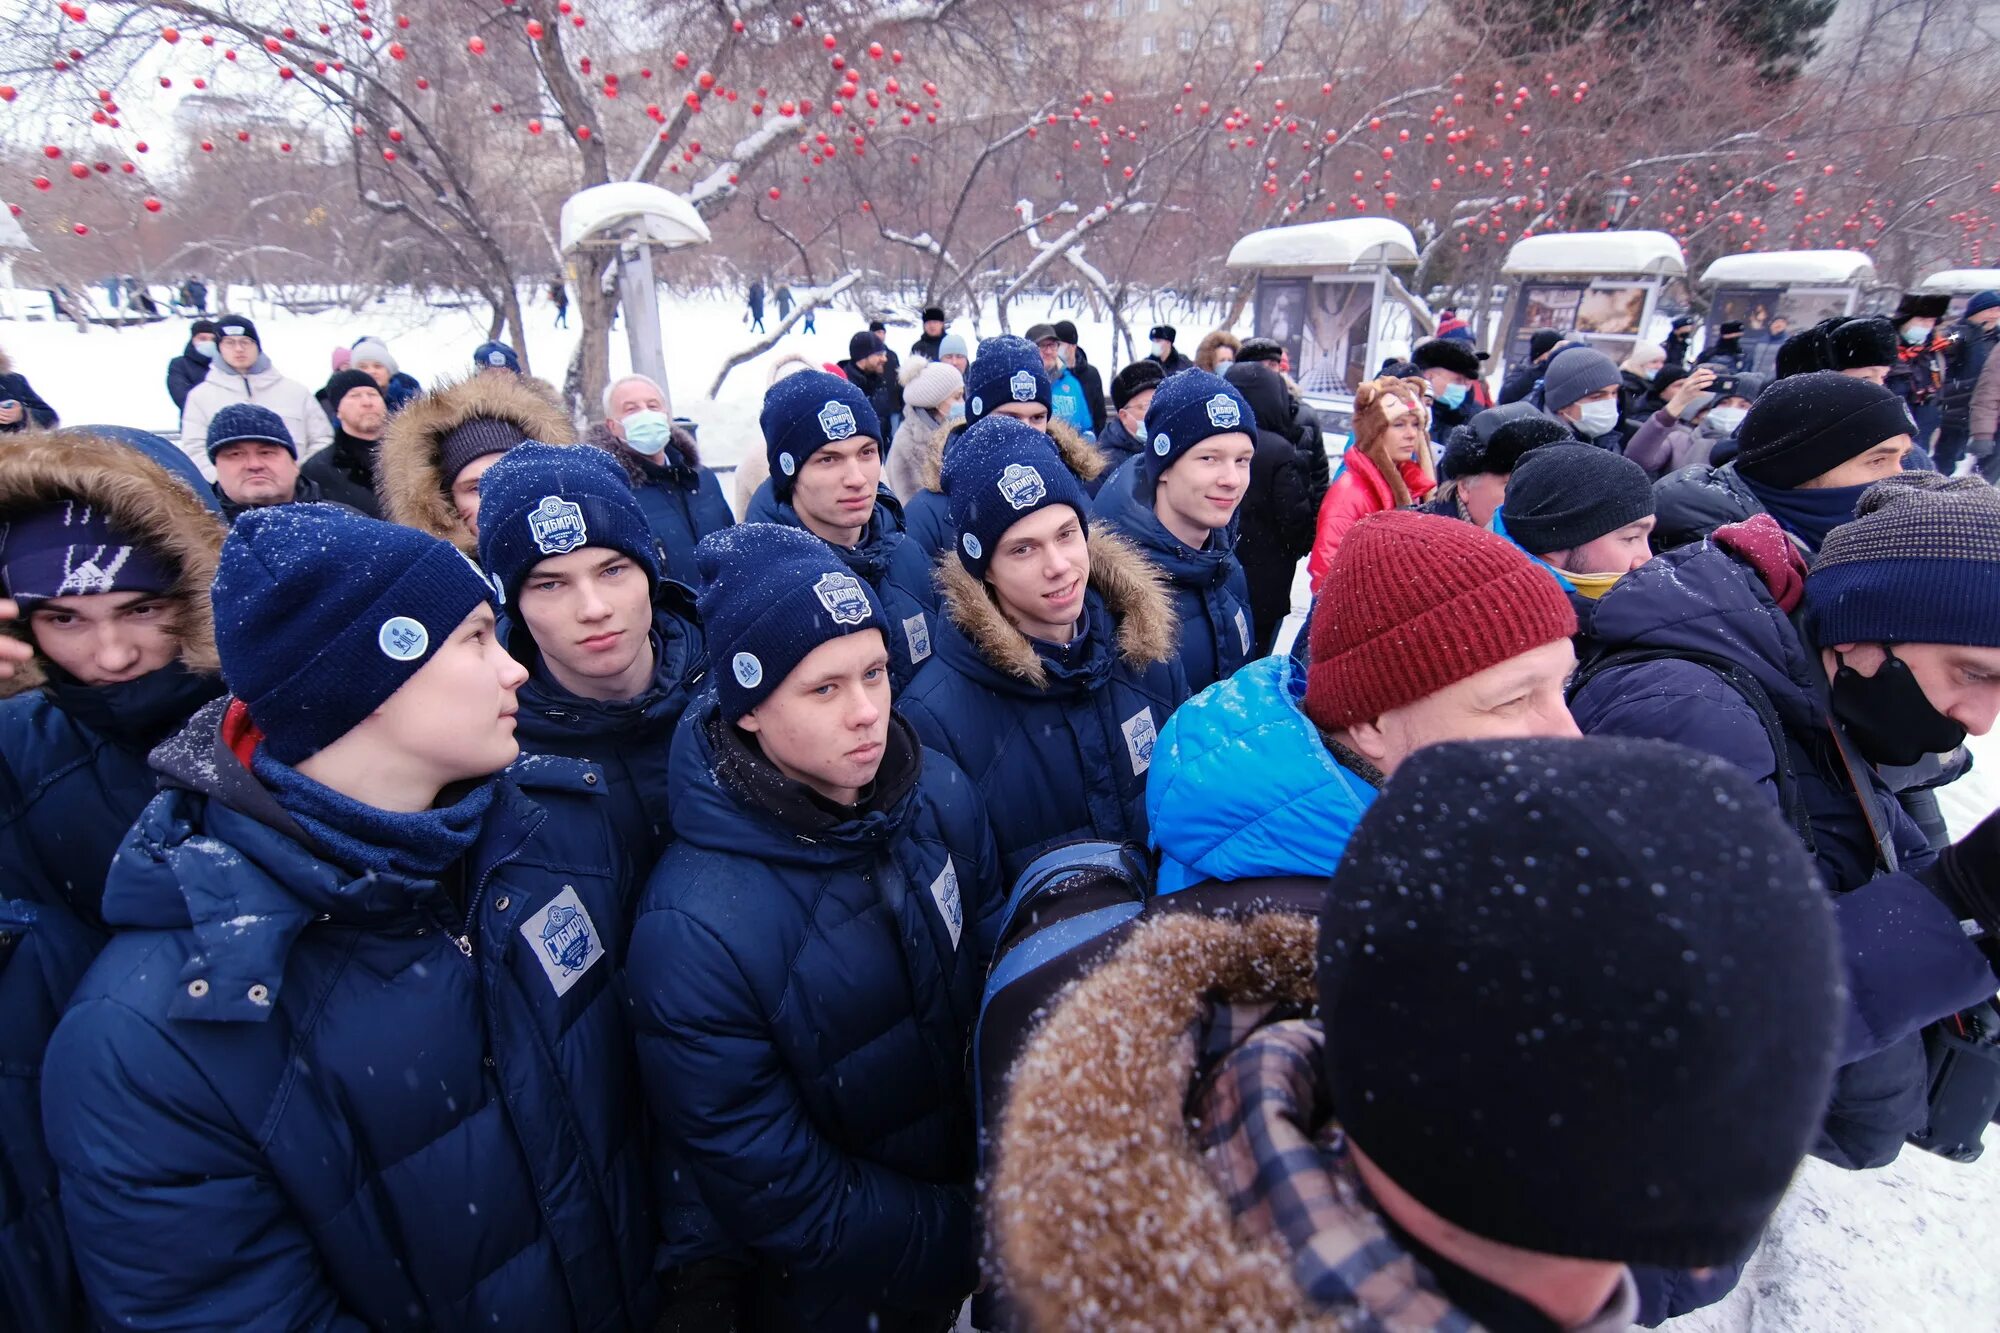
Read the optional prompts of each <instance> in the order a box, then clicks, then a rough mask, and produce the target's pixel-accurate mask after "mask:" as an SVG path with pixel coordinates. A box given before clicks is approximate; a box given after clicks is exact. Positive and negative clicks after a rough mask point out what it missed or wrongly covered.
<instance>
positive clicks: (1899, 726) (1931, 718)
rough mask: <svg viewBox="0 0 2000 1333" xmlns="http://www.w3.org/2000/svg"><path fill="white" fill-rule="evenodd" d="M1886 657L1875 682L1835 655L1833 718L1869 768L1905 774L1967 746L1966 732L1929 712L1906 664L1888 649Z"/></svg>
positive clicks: (1926, 699) (1875, 677)
mask: <svg viewBox="0 0 2000 1333" xmlns="http://www.w3.org/2000/svg"><path fill="white" fill-rule="evenodd" d="M1882 651H1883V652H1884V653H1885V654H1886V656H1885V657H1884V658H1883V660H1882V665H1881V667H1880V668H1878V669H1877V670H1876V672H1875V674H1874V675H1872V676H1864V675H1862V674H1861V673H1860V672H1858V671H1856V670H1855V669H1854V668H1853V667H1850V666H1849V665H1847V661H1846V659H1845V658H1841V656H1840V654H1839V653H1835V654H1834V657H1835V658H1836V659H1838V660H1839V661H1840V668H1839V670H1837V671H1835V672H1834V673H1833V715H1834V716H1835V717H1837V718H1839V719H1840V723H1841V725H1842V726H1843V727H1845V728H1847V734H1848V735H1849V736H1850V737H1852V738H1853V740H1854V744H1855V746H1856V747H1857V748H1858V749H1859V750H1860V751H1861V753H1862V755H1863V756H1865V757H1866V758H1867V760H1868V762H1869V763H1871V764H1881V765H1885V766H1887V767H1889V768H1904V767H1907V766H1908V765H1910V764H1914V763H1916V762H1917V761H1918V760H1920V759H1922V758H1923V757H1924V756H1925V755H1927V754H1944V753H1946V752H1948V751H1951V750H1956V749H1957V748H1958V747H1959V746H1960V745H1963V744H1964V743H1965V728H1964V727H1961V726H1960V725H1958V723H1956V722H1954V721H1952V720H1951V719H1950V718H1948V717H1946V716H1945V715H1944V714H1943V713H1940V712H1938V710H1937V709H1935V708H1933V707H1931V701H1930V699H1929V698H1927V697H1926V696H1925V694H1924V687H1923V686H1921V685H1919V684H1918V683H1917V678H1916V676H1915V675H1914V674H1912V673H1911V671H1910V667H1909V664H1908V663H1907V662H1905V661H1903V659H1902V658H1900V657H1898V656H1896V654H1895V653H1894V652H1893V651H1891V650H1890V648H1889V647H1888V645H1886V644H1885V645H1883V648H1882Z"/></svg>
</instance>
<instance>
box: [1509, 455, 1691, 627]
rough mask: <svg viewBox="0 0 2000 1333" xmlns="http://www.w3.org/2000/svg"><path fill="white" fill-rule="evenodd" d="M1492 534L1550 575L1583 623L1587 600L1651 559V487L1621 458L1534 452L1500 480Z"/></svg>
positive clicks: (1642, 474) (1633, 465)
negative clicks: (1502, 495) (1503, 491)
mask: <svg viewBox="0 0 2000 1333" xmlns="http://www.w3.org/2000/svg"><path fill="white" fill-rule="evenodd" d="M1493 530H1494V531H1495V532H1497V533H1499V534H1500V535H1501V536H1503V537H1505V538H1507V539H1508V540H1509V541H1512V542H1513V543H1514V544H1515V545H1516V546H1519V547H1520V548H1521V549H1522V550H1524V551H1526V552H1527V553H1528V554H1529V555H1531V556H1533V557H1534V558H1535V560H1536V562H1537V563H1538V564H1540V565H1541V566H1542V567H1543V568H1545V569H1547V570H1548V571H1549V572H1550V573H1552V574H1554V575H1555V576H1556V582H1558V583H1560V584H1562V586H1563V589H1564V591H1566V592H1568V593H1569V594H1570V597H1571V600H1572V602H1573V604H1574V605H1575V606H1576V608H1577V615H1578V617H1579V618H1583V617H1585V616H1587V615H1588V614H1589V605H1588V604H1589V603H1591V602H1595V601H1596V600H1597V599H1598V598H1600V597H1602V596H1604V594H1605V593H1607V592H1609V591H1610V590H1611V587H1612V585H1614V584H1616V583H1617V582H1618V580H1619V579H1622V578H1624V577H1625V576H1626V575H1627V574H1629V573H1631V572H1632V571H1633V570H1635V569H1637V568H1638V567H1639V566H1641V565H1643V564H1645V563H1646V562H1647V561H1648V560H1651V559H1652V558H1653V548H1652V545H1651V543H1650V542H1649V541H1648V540H1647V538H1648V537H1649V536H1650V535H1651V534H1652V531H1653V483H1652V482H1651V481H1649V480H1647V478H1646V469H1644V468H1642V467H1640V466H1639V465H1638V464H1637V463H1635V462H1633V461H1632V460H1631V459H1629V458H1626V457H1625V456H1624V455H1622V454H1614V453H1611V452H1609V451H1607V450H1604V449H1586V448H1581V447H1579V446H1577V445H1574V444H1554V445H1549V446H1547V447H1545V448H1541V449H1535V450H1532V451H1530V452H1529V453H1528V454H1527V456H1526V457H1524V458H1522V459H1521V462H1520V464H1519V465H1518V466H1517V467H1515V469H1514V472H1513V475H1512V476H1510V477H1509V478H1508V479H1507V498H1506V500H1505V501H1504V502H1503V503H1502V504H1501V506H1500V507H1499V508H1498V509H1496V510H1494V511H1493Z"/></svg>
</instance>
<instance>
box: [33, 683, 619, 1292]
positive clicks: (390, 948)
mask: <svg viewBox="0 0 2000 1333" xmlns="http://www.w3.org/2000/svg"><path fill="white" fill-rule="evenodd" d="M252 745H254V733H251V732H249V731H248V728H247V715H245V714H244V713H243V712H242V711H241V709H240V707H238V708H234V709H231V708H229V707H228V705H227V703H226V702H225V701H218V702H217V703H215V704H212V705H210V706H209V707H208V708H206V709H204V710H203V711H202V712H201V713H199V714H197V715H196V717H195V718H194V719H193V721H192V722H190V724H189V726H188V728H187V729H186V730H185V731H183V732H182V733H181V734H180V735H179V736H178V737H176V738H175V739H174V740H172V741H169V742H168V743H167V744H166V745H163V746H162V747H161V748H160V750H159V751H157V752H156V754H155V756H154V758H155V763H156V764H157V765H158V767H159V768H160V771H161V772H162V774H163V775H164V776H165V778H166V781H167V784H168V790H166V791H165V792H164V793H163V794H162V795H161V796H160V797H159V798H158V799H157V800H155V801H154V802H153V803H152V804H151V805H150V806H148V807H147V809H146V813H145V814H144V816H142V817H141V819H140V821H139V823H138V824H137V825H136V826H135V827H134V829H133V830H132V833H131V834H130V836H129V837H128V838H127V840H126V842H125V845H124V846H123V847H122V848H121V849H120V853H119V858H118V861H117V863H116V865H115V867H114V869H113V872H112V876H111V880H110V883H109V884H108V885H107V887H106V890H105V900H104V901H105V916H106V919H107V920H108V921H110V923H111V924H112V925H113V927H115V928H116V929H117V931H118V934H117V935H116V936H114V938H113V939H112V941H111V943H110V944H108V945H106V946H105V948H104V951H103V952H102V953H101V954H100V955H99V957H98V959H97V962H96V963H95V964H94V965H93V966H92V968H91V970H90V972H89V974H88V975H87V976H86V977H85V978H84V980H83V982H82V984H81V985H79V986H78V987H77V990H76V995H75V998H74V1000H73V1001H72V1002H71V1006H70V1009H69V1012H68V1013H67V1014H66V1015H65V1016H64V1018H63V1021H62V1023H61V1025H60V1026H59V1027H58V1028H57V1030H56V1035H55V1037H54V1039H53V1040H52V1041H51V1042H50V1044H49V1053H48V1060H47V1066H46V1071H45V1076H44V1086H43V1096H42V1104H43V1121H44V1124H45V1125H46V1126H47V1128H48V1131H49V1150H50V1153H51V1155H52V1156H53V1157H54V1158H55V1161H56V1164H57V1167H58V1170H59V1173H60V1175H61V1179H62V1203H63V1212H64V1215H65V1216H66V1218H67V1219H68V1222H69V1232H70V1237H71V1241H72V1248H73V1250H74V1252H75V1256H76V1264H77V1268H78V1271H79V1272H80V1274H81V1276H82V1279H83V1286H84V1291H85V1294H86V1296H87V1297H88V1298H89V1301H90V1305H91V1308H92V1311H93V1312H94V1315H95V1317H96V1319H97V1320H98V1321H99V1322H101V1323H103V1324H106V1325H112V1326H117V1327H121V1328H144V1329H196V1328H199V1329H211V1328H249V1327H262V1328H279V1327H282V1328H340V1329H346V1328H353V1329H360V1328H377V1329H489V1328H514V1329H551V1330H579V1331H580V1330H622V1329H634V1330H637V1329H646V1328H649V1327H650V1321H651V1319H652V1317H653V1313H654V1306H655V1304H656V1298H655V1294H654V1292H655V1289H654V1284H653V1280H652V1248H653V1244H652V1242H653V1237H652V1218H651V1213H650V1209H649V1207H648V1198H647V1194H648V1192H647V1189H646V1181H645V1168H644V1163H643V1161H642V1157H641V1136H640V1134H639V1132H638V1131H639V1122H638V1120H637V1088H636V1081H635V1079H634V1077H633V1075H632V1073H631V1071H630V1067H629V1062H628V1059H627V1057H626V1054H625V1052H626V1050H627V1042H628V1041H629V1034H628V1031H627V1028H626V1021H625V1012H624V1004H623V1001H622V997H621V994H620V992H619V990H618V985H617V973H618V968H619V965H620V963H621V961H622V959H621V956H620V954H619V952H618V941H617V940H616V938H615V937H611V936H609V934H608V932H606V931H604V929H603V923H605V922H608V921H612V920H616V919H617V918H618V917H619V916H620V914H621V913H622V912H623V911H624V904H625V898H626V895H627V889H626V883H627V877H626V875H625V870H624V864H623V861H622V858H621V857H620V855H619V854H618V849H617V848H615V847H613V846H611V845H610V843H609V840H608V839H607V838H606V836H605V834H604V832H603V829H602V826H601V825H600V824H599V823H597V822H595V821H579V822H576V823H574V824H572V825H568V826H558V825H557V824H556V822H555V821H552V820H551V819H550V818H549V816H548V815H547V813H546V812H545V811H544V810H543V809H542V808H541V807H540V806H538V805H536V804H535V803H534V801H532V800H531V799H530V798H529V795H528V794H524V792H523V791H522V790H521V789H520V788H517V787H516V786H515V785H514V784H513V783H512V782H511V781H508V780H506V779H501V780H499V785H498V791H497V793H496V795H495V796H494V799H493V805H492V808H491V810H490V811H489V812H488V814H487V816H486V819H485V823H484V826H483V831H482V832H481V834H480V836H479V838H478V841H477V842H475V843H474V845H473V847H472V849H471V851H470V852H468V853H467V855H466V856H465V857H464V858H462V860H461V861H460V862H459V864H458V865H457V866H455V867H454V868H453V870H452V871H451V872H448V873H447V875H446V877H445V878H444V879H443V880H416V879H409V878H404V877H399V876H396V875H392V874H373V875H364V876H362V877H359V878H356V877H354V876H353V875H352V874H350V873H348V872H346V871H343V870H341V869H340V868H338V867H337V866H336V865H334V864H333V863H332V862H329V861H327V860H325V859H323V858H322V857H321V856H320V855H319V854H317V853H316V852H315V851H314V850H313V849H312V848H311V847H310V846H308V845H307V842H306V841H305V835H304V834H303V833H302V832H301V831H300V830H299V829H298V827H297V825H296V824H295V823H293V821H292V820H291V817H290V816H289V815H287V814H286V813H285V812H284V810H283V808H282V807H280V806H279V805H278V803H277V801H276V800H275V799H274V798H273V797H272V795H271V794H270V792H269V791H267V790H266V789H265V788H264V787H263V785H262V784H261V783H259V782H258V781H257V780H256V778H255V777H254V776H252V774H251V773H250V771H249V769H248V767H247V764H246V762H245V760H246V758H247V754H248V750H249V747H250V746H252ZM584 767H585V766H584V765H582V764H579V763H577V762H576V761H571V760H556V759H551V758H543V759H541V760H538V761H536V762H535V763H533V764H532V765H524V766H523V768H524V769H526V770H527V771H528V773H529V774H530V775H531V780H534V781H537V782H545V783H559V782H567V783H572V784H578V785H580V783H579V778H578V774H579V773H580V771H581V770H582V769H583V768H584Z"/></svg>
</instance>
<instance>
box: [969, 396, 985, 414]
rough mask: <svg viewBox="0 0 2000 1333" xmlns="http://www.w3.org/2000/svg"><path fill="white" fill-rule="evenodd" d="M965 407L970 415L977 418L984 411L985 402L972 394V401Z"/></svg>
mask: <svg viewBox="0 0 2000 1333" xmlns="http://www.w3.org/2000/svg"><path fill="white" fill-rule="evenodd" d="M966 406H967V408H969V409H970V410H971V412H972V415H974V416H978V415H980V414H981V413H983V412H984V411H985V410H986V400H985V399H984V398H981V397H980V396H979V395H978V394H974V395H973V396H972V401H971V402H970V403H968V404H966Z"/></svg>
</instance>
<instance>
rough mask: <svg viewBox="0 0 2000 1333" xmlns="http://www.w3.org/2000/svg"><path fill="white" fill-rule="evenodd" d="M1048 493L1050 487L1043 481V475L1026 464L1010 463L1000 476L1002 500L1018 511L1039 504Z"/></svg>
mask: <svg viewBox="0 0 2000 1333" xmlns="http://www.w3.org/2000/svg"><path fill="white" fill-rule="evenodd" d="M1048 493H1049V486H1048V483H1047V482H1045V481H1043V480H1042V474H1041V473H1039V472H1037V471H1035V469H1034V468H1033V467H1031V466H1029V465H1028V464H1026V463H1009V464H1008V465H1007V470H1006V471H1004V472H1002V473H1001V474H1000V495H1001V498H1002V499H1004V500H1006V501H1007V503H1008V504H1010V505H1012V506H1014V508H1016V509H1026V508H1029V507H1030V506H1032V505H1036V504H1039V503H1041V501H1042V500H1043V499H1044V498H1046V497H1047V495H1048Z"/></svg>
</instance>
